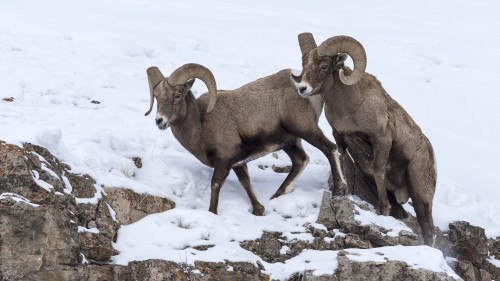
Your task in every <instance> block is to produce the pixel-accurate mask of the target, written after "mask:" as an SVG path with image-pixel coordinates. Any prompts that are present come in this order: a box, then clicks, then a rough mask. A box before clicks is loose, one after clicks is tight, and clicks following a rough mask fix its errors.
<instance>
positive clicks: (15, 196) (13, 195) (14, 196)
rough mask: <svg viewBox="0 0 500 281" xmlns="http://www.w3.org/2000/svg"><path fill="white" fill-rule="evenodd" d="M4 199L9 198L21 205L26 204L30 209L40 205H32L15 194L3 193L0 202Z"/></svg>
mask: <svg viewBox="0 0 500 281" xmlns="http://www.w3.org/2000/svg"><path fill="white" fill-rule="evenodd" d="M5 198H10V199H12V200H14V201H16V202H22V203H25V204H28V205H30V206H31V207H38V206H40V205H38V204H34V203H31V202H30V200H28V199H27V198H25V197H23V196H21V195H19V194H17V193H11V192H4V193H2V194H0V200H1V199H5Z"/></svg>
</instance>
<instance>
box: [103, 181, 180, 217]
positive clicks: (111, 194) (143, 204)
mask: <svg viewBox="0 0 500 281" xmlns="http://www.w3.org/2000/svg"><path fill="white" fill-rule="evenodd" d="M104 191H105V192H106V194H107V195H106V201H107V202H108V203H109V205H110V206H111V208H112V209H113V210H114V211H115V212H116V219H117V220H118V221H119V222H120V223H121V224H123V225H126V224H131V223H133V222H136V221H138V220H140V219H142V218H143V217H145V216H147V215H149V214H154V213H161V212H164V211H168V210H170V209H173V208H174V207H175V203H174V202H172V201H171V200H169V199H168V198H162V197H159V196H152V195H148V194H137V193H135V192H133V191H132V190H130V189H124V188H104Z"/></svg>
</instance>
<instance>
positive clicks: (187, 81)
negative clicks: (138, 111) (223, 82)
mask: <svg viewBox="0 0 500 281" xmlns="http://www.w3.org/2000/svg"><path fill="white" fill-rule="evenodd" d="M147 75H148V82H149V91H150V103H149V110H148V111H147V112H146V114H145V115H146V116H147V115H149V114H150V113H151V110H152V109H153V103H154V99H155V98H156V100H157V113H156V124H157V125H158V127H159V128H160V129H162V130H164V129H166V128H168V127H169V126H170V125H172V124H175V123H176V122H179V121H180V120H182V119H183V118H184V117H185V116H186V114H187V106H186V96H187V94H188V93H189V92H190V91H191V87H192V86H193V84H194V81H195V78H198V79H200V80H202V81H203V82H204V83H205V85H206V86H207V88H208V91H209V102H208V106H207V113H208V112H210V111H211V110H212V109H213V108H214V106H215V103H216V101H217V84H216V82H215V78H214V76H213V74H212V72H211V71H210V70H209V69H208V68H206V67H204V66H202V65H199V64H195V63H189V64H185V65H183V66H181V67H179V68H177V69H176V70H175V71H174V72H172V74H171V75H170V77H164V76H163V74H162V73H161V72H160V70H159V69H158V67H156V66H153V67H150V68H148V69H147Z"/></svg>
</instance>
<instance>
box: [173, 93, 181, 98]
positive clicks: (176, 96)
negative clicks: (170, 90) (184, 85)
mask: <svg viewBox="0 0 500 281" xmlns="http://www.w3.org/2000/svg"><path fill="white" fill-rule="evenodd" d="M181 96H182V94H181V93H175V94H174V99H178V98H180V97H181Z"/></svg>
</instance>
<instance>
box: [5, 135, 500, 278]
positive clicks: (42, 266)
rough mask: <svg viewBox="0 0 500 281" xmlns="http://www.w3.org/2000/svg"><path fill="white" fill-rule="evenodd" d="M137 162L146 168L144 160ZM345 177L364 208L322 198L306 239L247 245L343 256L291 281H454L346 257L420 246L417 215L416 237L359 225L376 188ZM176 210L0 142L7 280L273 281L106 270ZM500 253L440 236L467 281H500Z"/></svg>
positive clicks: (162, 268) (265, 254) (234, 273)
mask: <svg viewBox="0 0 500 281" xmlns="http://www.w3.org/2000/svg"><path fill="white" fill-rule="evenodd" d="M134 162H135V163H136V165H139V166H140V163H141V161H140V159H138V158H135V159H134ZM139 166H138V167H139ZM346 169H347V172H346V173H347V174H348V175H349V176H348V179H349V180H350V181H351V185H350V186H351V188H352V190H350V191H351V192H354V194H356V195H357V196H358V197H360V198H363V199H364V201H361V200H359V199H356V198H354V197H335V198H331V196H330V193H328V192H326V193H325V194H324V196H323V199H322V205H321V208H320V214H319V217H318V220H317V223H315V224H311V225H308V226H307V227H306V231H305V233H299V234H301V235H300V236H301V237H309V238H308V239H306V240H300V239H296V238H288V237H295V236H293V235H292V236H290V235H287V234H284V233H280V232H264V233H263V235H262V236H261V237H260V238H259V239H255V240H249V241H243V242H241V243H240V245H241V247H243V248H245V249H247V250H248V251H251V252H253V253H254V254H256V255H258V256H259V257H260V258H261V259H262V260H263V261H265V262H268V263H281V262H286V261H287V260H289V259H291V258H293V257H296V256H298V255H299V254H301V253H302V252H303V251H304V250H307V249H311V250H334V251H338V255H337V263H338V266H337V268H336V270H334V272H333V273H332V274H326V275H316V274H315V273H314V272H312V271H305V272H298V273H296V274H294V275H293V276H291V277H290V278H288V279H287V280H347V281H349V280H374V279H375V280H454V279H453V278H452V277H450V276H448V275H446V274H444V273H438V272H433V271H430V270H425V269H417V268H413V267H412V266H411V265H409V264H406V263H405V262H402V261H394V260H386V261H384V262H375V261H364V262H362V261H356V260H355V259H352V258H349V255H352V254H350V253H349V250H348V249H349V248H358V249H370V248H375V247H380V246H390V245H407V246H412V245H419V244H421V243H422V238H421V237H420V232H419V231H420V229H419V226H418V223H417V222H416V220H415V218H413V217H411V216H407V218H405V219H403V220H402V221H403V222H404V223H405V224H406V225H407V226H408V227H409V228H410V229H408V230H401V231H399V232H397V233H394V231H392V232H391V230H390V229H386V228H384V227H382V226H379V225H375V224H369V223H368V224H367V223H366V222H364V223H363V222H361V221H360V220H359V216H360V214H362V213H365V212H372V211H373V207H372V206H371V205H370V204H376V199H374V197H373V196H372V195H370V194H371V191H370V190H369V188H370V187H369V185H370V182H369V181H366V180H365V179H364V178H363V177H362V175H361V174H360V173H359V171H358V170H357V169H356V167H355V166H353V165H352V163H351V165H350V166H349V165H347V166H346ZM273 170H275V168H273ZM276 171H277V172H281V170H278V169H276ZM370 196H371V197H370ZM367 202H368V203H367ZM174 207H175V205H174V203H173V202H172V201H170V200H169V199H167V198H162V197H157V196H151V195H146V194H137V193H135V192H133V191H132V190H127V189H123V188H113V187H103V186H100V185H98V184H97V183H96V182H95V180H94V179H92V177H91V176H90V175H82V174H74V173H72V171H71V168H70V167H69V166H68V165H66V164H64V163H61V162H60V161H59V160H58V159H56V158H55V157H54V156H53V155H51V154H50V152H49V151H47V150H46V149H44V148H43V147H39V146H35V145H30V144H25V145H24V146H23V147H22V148H21V147H17V146H14V145H9V144H5V143H2V142H0V276H2V280H75V281H76V280H95V281H97V280H125V281H128V280H130V281H132V280H271V279H270V276H269V275H267V274H266V273H265V272H266V271H265V268H264V266H263V265H262V263H260V262H257V263H256V264H254V263H250V262H229V261H225V262H220V263H215V262H201V261H197V262H195V263H194V264H193V265H188V264H183V263H174V262H169V261H163V260H146V261H137V262H131V263H129V264H128V265H127V266H120V265H112V264H109V260H110V257H111V256H113V255H116V254H117V253H116V250H114V249H113V246H112V245H113V244H112V243H113V241H115V240H116V235H117V230H118V229H119V228H120V226H121V225H125V224H130V223H133V222H135V221H137V220H139V219H141V218H143V217H144V216H146V215H148V214H151V213H157V212H163V211H167V210H169V209H172V208H174ZM390 232H391V233H390ZM212 246H213V245H204V246H199V247H212ZM499 246H500V240H499V239H489V240H488V239H486V236H485V235H484V230H483V229H481V228H478V227H475V226H471V225H470V224H468V223H466V222H455V223H452V224H450V227H449V231H448V232H440V231H438V232H437V239H436V247H437V248H439V249H441V250H442V252H443V253H444V255H445V256H447V257H449V258H448V259H447V260H448V261H449V264H450V266H451V267H452V268H453V269H454V270H455V271H456V272H457V273H458V274H459V275H460V276H461V277H462V278H463V279H464V280H500V270H499V267H498V266H497V265H496V264H498V263H497V261H496V260H494V259H497V260H498V259H499V257H500V248H499ZM200 250H202V249H201V248H200ZM367 276H369V278H368V277H367Z"/></svg>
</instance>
